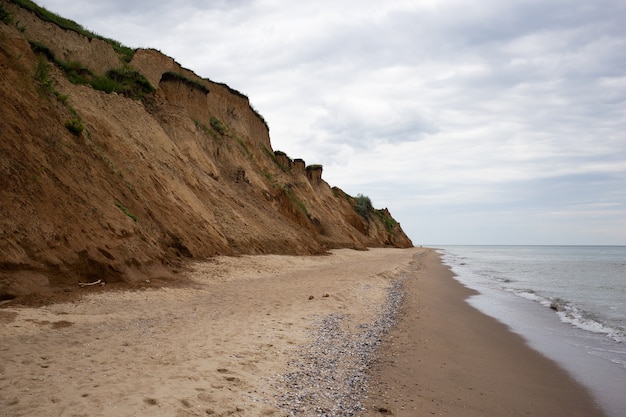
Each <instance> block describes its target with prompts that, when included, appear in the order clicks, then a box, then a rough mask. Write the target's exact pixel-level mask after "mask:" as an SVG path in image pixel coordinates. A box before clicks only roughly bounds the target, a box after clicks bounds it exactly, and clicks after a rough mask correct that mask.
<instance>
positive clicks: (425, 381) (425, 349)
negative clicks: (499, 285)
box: [366, 251, 603, 417]
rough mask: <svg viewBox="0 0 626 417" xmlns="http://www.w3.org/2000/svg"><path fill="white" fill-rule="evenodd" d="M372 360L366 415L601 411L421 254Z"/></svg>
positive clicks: (569, 416)
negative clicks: (392, 324)
mask: <svg viewBox="0 0 626 417" xmlns="http://www.w3.org/2000/svg"><path fill="white" fill-rule="evenodd" d="M405 291H406V293H407V296H406V297H405V300H404V304H403V306H402V308H401V311H400V313H399V315H398V325H397V326H396V327H395V328H394V329H393V330H392V331H391V332H390V333H389V334H388V335H387V337H386V342H385V343H384V345H383V346H382V348H381V349H380V354H381V358H380V360H379V361H378V363H376V364H375V365H374V366H373V369H372V371H371V372H372V375H373V377H372V379H371V380H370V393H369V399H368V401H367V403H366V404H367V411H368V413H367V414H366V415H367V416H370V417H371V416H380V415H385V414H388V415H395V416H398V417H403V416H407V417H408V416H411V417H415V416H430V415H436V416H466V417H472V416H476V417H478V416H481V417H484V416H494V417H496V416H498V417H503V416H533V417H541V416H546V417H548V416H549V417H558V416H563V417H574V416H581V417H583V416H585V417H593V416H602V415H603V413H602V412H601V411H600V410H599V408H598V407H597V405H596V404H595V402H594V400H593V398H592V397H591V396H590V394H589V393H588V392H587V391H586V390H585V389H584V388H583V387H582V386H581V385H579V384H578V383H577V382H576V381H574V380H573V379H572V378H571V377H570V376H569V375H568V374H567V373H565V371H563V370H562V369H561V368H560V367H558V365H556V364H555V363H554V362H552V361H550V360H549V359H547V358H545V357H544V356H542V355H540V354H539V353H537V352H536V351H534V350H532V349H531V348H530V347H528V345H527V344H526V342H525V341H524V339H523V338H521V337H520V336H518V335H516V334H514V333H512V332H510V331H509V330H508V328H507V327H506V326H505V325H503V324H501V323H499V322H498V321H496V320H495V319H493V318H491V317H488V316H486V315H484V314H482V313H480V312H479V311H478V310H476V309H474V308H472V307H471V306H469V305H468V304H467V303H465V302H464V301H463V300H465V299H466V298H467V297H469V296H471V295H472V294H474V292H473V290H470V289H468V288H466V287H464V286H463V285H461V284H460V283H458V282H457V281H456V280H454V279H453V275H452V273H451V272H450V270H449V269H448V268H447V267H446V266H445V265H443V264H441V261H440V258H439V256H438V255H437V253H436V252H434V251H428V252H426V253H424V254H423V255H422V256H421V257H420V260H419V266H418V267H417V268H416V274H415V276H414V277H412V279H410V280H407V282H406V283H405Z"/></svg>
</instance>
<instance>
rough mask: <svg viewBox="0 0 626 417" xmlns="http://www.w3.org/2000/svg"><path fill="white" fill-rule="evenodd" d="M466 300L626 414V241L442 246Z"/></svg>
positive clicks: (615, 416) (610, 408)
mask: <svg viewBox="0 0 626 417" xmlns="http://www.w3.org/2000/svg"><path fill="white" fill-rule="evenodd" d="M437 248H438V252H439V253H440V254H441V255H442V259H443V262H444V263H445V264H446V265H448V266H449V267H450V269H451V270H452V272H454V273H455V274H456V277H455V278H456V279H457V280H458V281H459V282H461V283H462V284H464V285H465V286H467V287H469V288H472V289H474V290H476V291H477V292H478V294H477V295H474V296H471V297H470V298H468V299H467V302H468V303H469V304H470V305H472V306H473V307H475V308H476V309H478V310H480V311H482V312H483V313H484V314H487V315H489V316H492V317H494V318H496V319H497V320H498V321H500V322H502V323H504V324H506V325H507V326H508V327H509V328H510V329H511V330H512V331H513V332H515V333H518V334H519V335H521V336H522V337H523V338H524V339H525V340H526V341H527V342H528V344H529V345H530V346H531V347H532V348H534V349H535V350H537V351H539V352H541V353H542V354H543V355H544V356H547V357H548V358H550V359H552V360H554V361H555V362H557V363H558V364H559V365H560V366H561V367H562V368H563V369H565V370H566V371H567V372H569V373H570V375H571V376H573V377H574V378H575V379H576V380H577V381H579V382H580V383H581V384H582V385H584V386H586V387H587V388H588V390H589V391H590V392H591V393H592V395H593V396H594V397H595V399H596V401H597V403H598V405H599V406H600V407H601V408H602V409H603V410H604V411H605V413H606V414H607V415H608V416H610V417H625V416H626V246H438V247H437Z"/></svg>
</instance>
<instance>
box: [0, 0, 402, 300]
mask: <svg viewBox="0 0 626 417" xmlns="http://www.w3.org/2000/svg"><path fill="white" fill-rule="evenodd" d="M29 9H30V10H29ZM0 71H1V74H2V76H1V77H0V136H1V141H0V208H1V210H0V300H1V299H2V298H4V299H8V298H11V297H14V296H19V295H22V294H27V293H31V292H38V291H45V290H47V289H63V288H74V287H76V282H77V281H83V282H87V281H94V280H97V279H103V280H106V281H107V282H108V283H115V282H120V283H122V282H123V283H140V282H144V281H145V280H146V279H152V280H158V279H159V278H163V279H168V277H171V276H172V274H173V271H176V269H177V268H180V267H181V266H184V265H185V263H186V262H187V261H189V260H201V259H207V258H210V257H211V256H214V255H218V254H222V255H237V254H262V253H277V254H321V253H324V252H325V251H326V250H327V249H331V248H340V247H347V248H357V249H364V248H366V247H374V246H396V247H410V246H412V243H411V241H410V240H409V238H408V237H407V236H406V235H405V234H404V232H403V231H402V229H401V228H400V225H399V224H398V223H397V222H396V221H395V220H394V219H393V218H392V217H391V215H390V213H389V212H388V211H387V210H386V209H385V210H376V209H373V208H372V207H371V205H368V202H369V199H367V198H366V197H363V196H358V197H357V198H354V197H351V196H349V195H347V194H345V193H344V192H342V191H341V190H340V189H338V188H331V187H330V186H329V185H328V184H327V183H326V182H325V181H324V180H323V178H322V167H321V166H319V165H309V166H306V164H305V162H304V161H303V160H301V159H296V160H292V159H290V158H289V157H288V156H287V155H285V154H284V153H282V152H276V151H274V150H273V149H272V146H271V143H270V137H269V130H268V127H267V123H266V122H265V120H264V119H263V117H262V116H261V115H259V114H258V113H257V112H256V111H255V110H254V109H253V108H252V107H251V106H250V103H249V101H248V98H247V97H245V96H244V95H242V94H241V93H239V92H238V91H236V90H234V89H232V88H230V87H228V86H226V85H224V84H219V83H215V82H212V81H209V80H207V79H202V78H200V77H198V76H197V75H196V74H194V73H193V72H191V71H189V70H186V69H184V68H182V67H181V66H180V65H179V64H178V63H176V62H175V61H174V60H173V59H172V58H169V57H167V56H165V55H163V54H161V53H160V52H158V51H156V50H144V49H138V50H131V49H129V48H125V47H123V46H122V45H119V44H118V43H116V42H114V41H111V40H108V39H101V38H98V37H97V36H95V35H92V34H89V33H88V32H85V31H84V30H82V28H81V27H80V26H78V25H77V24H76V23H74V22H71V21H68V20H65V19H62V18H59V17H58V16H54V15H52V14H50V13H48V12H47V11H45V10H42V9H40V8H37V7H36V6H35V5H34V4H32V3H30V2H28V1H8V0H0Z"/></svg>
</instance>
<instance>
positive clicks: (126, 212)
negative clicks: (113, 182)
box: [115, 201, 137, 222]
mask: <svg viewBox="0 0 626 417" xmlns="http://www.w3.org/2000/svg"><path fill="white" fill-rule="evenodd" d="M115 206H116V207H117V208H118V209H120V210H122V213H124V214H125V215H127V216H128V217H130V218H131V219H133V221H134V222H136V221H137V217H136V216H135V215H134V214H132V213H131V212H130V211H128V209H127V208H126V207H124V206H123V205H122V203H120V202H119V201H116V202H115Z"/></svg>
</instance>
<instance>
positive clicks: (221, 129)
mask: <svg viewBox="0 0 626 417" xmlns="http://www.w3.org/2000/svg"><path fill="white" fill-rule="evenodd" d="M209 123H210V124H211V127H212V128H213V130H215V131H216V132H217V133H219V134H220V135H222V136H223V135H225V134H226V126H224V123H222V121H221V120H220V119H218V118H217V117H213V116H211V120H209Z"/></svg>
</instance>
